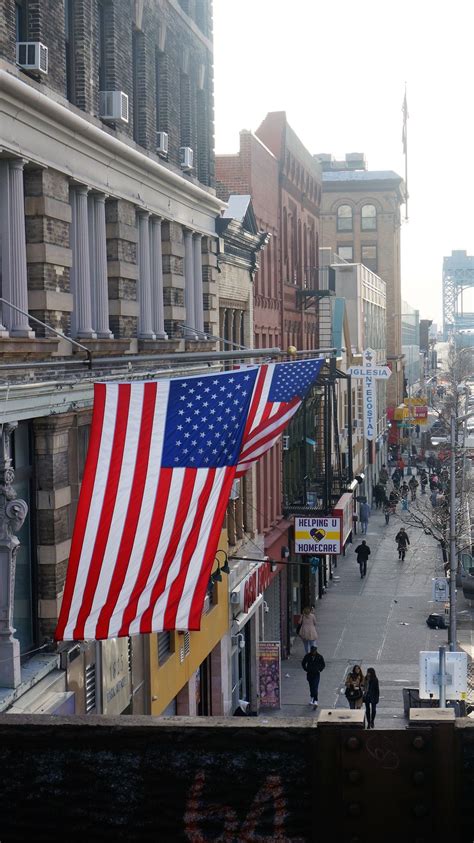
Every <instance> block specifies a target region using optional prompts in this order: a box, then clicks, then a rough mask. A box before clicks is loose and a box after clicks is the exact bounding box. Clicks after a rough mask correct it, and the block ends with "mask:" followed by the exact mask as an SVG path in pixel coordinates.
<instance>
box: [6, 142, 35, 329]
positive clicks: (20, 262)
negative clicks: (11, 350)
mask: <svg viewBox="0 0 474 843" xmlns="http://www.w3.org/2000/svg"><path fill="white" fill-rule="evenodd" d="M24 165H25V162H24V161H23V160H22V159H21V158H14V159H12V160H11V161H9V182H10V259H9V264H10V285H9V286H10V290H9V293H10V301H11V303H12V304H15V305H16V306H17V307H19V308H21V310H24V311H25V312H26V313H27V312H28V281H27V276H26V238H25V200H24V196H23V167H24ZM7 248H8V247H7ZM9 328H10V334H11V336H12V337H34V336H35V332H34V331H32V330H31V328H30V324H29V322H28V317H27V316H24V314H22V313H19V312H18V311H17V310H13V309H12V308H10V325H9Z"/></svg>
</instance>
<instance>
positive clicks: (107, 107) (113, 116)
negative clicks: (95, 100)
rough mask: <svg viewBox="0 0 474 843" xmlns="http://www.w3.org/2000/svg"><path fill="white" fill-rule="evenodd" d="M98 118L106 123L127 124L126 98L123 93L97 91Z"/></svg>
mask: <svg viewBox="0 0 474 843" xmlns="http://www.w3.org/2000/svg"><path fill="white" fill-rule="evenodd" d="M99 117H100V118H101V119H102V120H104V121H105V122H106V123H128V96H127V94H124V92H123V91H99Z"/></svg>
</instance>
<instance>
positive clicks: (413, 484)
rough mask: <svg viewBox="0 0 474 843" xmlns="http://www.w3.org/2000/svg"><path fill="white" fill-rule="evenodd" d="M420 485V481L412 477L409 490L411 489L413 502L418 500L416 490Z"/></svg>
mask: <svg viewBox="0 0 474 843" xmlns="http://www.w3.org/2000/svg"><path fill="white" fill-rule="evenodd" d="M418 485H419V484H418V480H417V479H416V477H415V475H413V476H412V477H410V479H409V481H408V488H409V489H410V492H411V500H412V501H414V500H416V490H417V488H418Z"/></svg>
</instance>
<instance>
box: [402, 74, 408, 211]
mask: <svg viewBox="0 0 474 843" xmlns="http://www.w3.org/2000/svg"><path fill="white" fill-rule="evenodd" d="M402 112H403V130H402V143H403V153H404V155H405V221H406V222H408V131H407V121H408V107H407V83H406V82H405V96H404V98H403V106H402Z"/></svg>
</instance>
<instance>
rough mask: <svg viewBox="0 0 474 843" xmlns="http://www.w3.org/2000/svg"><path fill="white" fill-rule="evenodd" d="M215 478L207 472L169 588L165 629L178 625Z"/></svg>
mask: <svg viewBox="0 0 474 843" xmlns="http://www.w3.org/2000/svg"><path fill="white" fill-rule="evenodd" d="M216 472H217V470H216ZM214 479H215V475H214V473H211V472H206V476H205V482H204V485H203V487H202V491H201V494H200V495H199V499H198V502H197V506H196V513H195V515H194V518H193V525H192V528H191V531H190V532H189V534H188V537H187V540H186V544H185V546H184V548H183V554H182V558H181V564H180V568H179V573H178V576H177V577H175V579H174V582H173V583H172V584H171V588H170V589H169V596H168V602H167V606H166V609H165V612H164V622H163V626H164V628H165V629H173V627H174V626H176V616H177V614H178V608H179V604H180V601H181V599H182V596H183V591H184V588H185V585H186V579H187V575H188V571H189V565H190V562H191V559H192V558H193V557H194V553H195V551H196V549H197V548H198V547H199V537H200V532H201V526H202V521H203V518H204V514H205V511H206V504H207V503H208V502H209V498H210V496H211V492H212V487H213V486H214ZM206 561H207V560H206Z"/></svg>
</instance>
